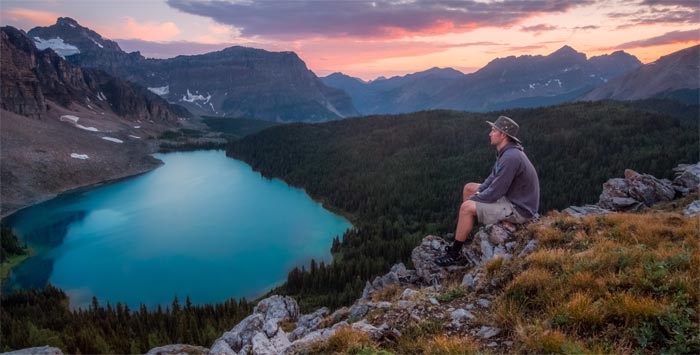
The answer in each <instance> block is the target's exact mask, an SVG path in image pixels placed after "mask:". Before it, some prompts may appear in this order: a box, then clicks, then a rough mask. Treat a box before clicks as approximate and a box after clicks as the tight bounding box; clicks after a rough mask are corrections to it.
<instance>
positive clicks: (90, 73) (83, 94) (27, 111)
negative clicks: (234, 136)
mask: <svg viewBox="0 0 700 355" xmlns="http://www.w3.org/2000/svg"><path fill="white" fill-rule="evenodd" d="M0 48H1V52H2V56H1V57H2V63H1V64H2V69H3V70H2V74H1V76H0V79H1V80H2V83H3V85H2V88H1V89H0V106H1V107H2V109H4V110H8V111H11V112H15V113H17V114H20V115H23V116H32V117H45V116H46V115H47V113H46V109H47V106H48V103H47V102H46V100H51V101H53V102H55V103H57V104H59V105H61V106H63V107H65V108H69V107H70V106H71V105H73V104H77V105H81V106H83V107H87V108H89V109H90V110H93V111H94V110H99V111H102V112H109V111H113V112H114V113H116V114H117V115H119V116H122V117H128V118H131V119H132V120H148V121H153V122H162V123H167V124H170V125H178V124H179V119H178V117H179V116H178V114H177V113H175V112H174V111H173V109H171V107H170V104H168V103H167V102H165V101H164V100H163V99H161V98H160V97H158V96H157V95H155V94H153V93H152V92H149V91H148V90H146V89H145V88H141V87H139V86H137V85H134V84H132V83H129V82H127V81H124V80H121V79H117V78H115V77H112V76H110V75H108V74H106V73H104V72H102V71H98V70H90V69H88V70H83V69H81V68H80V67H77V66H74V65H72V64H70V63H68V62H67V61H65V60H64V59H63V58H61V57H60V56H59V55H58V54H56V53H55V52H54V51H53V50H51V49H46V50H41V51H40V50H39V49H37V48H36V47H35V45H34V43H33V42H32V41H31V40H30V39H29V38H28V37H27V36H26V35H25V34H24V33H22V32H20V31H19V30H17V29H16V28H13V27H10V26H5V27H3V28H2V31H0Z"/></svg>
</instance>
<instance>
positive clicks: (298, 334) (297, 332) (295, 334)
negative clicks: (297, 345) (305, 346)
mask: <svg viewBox="0 0 700 355" xmlns="http://www.w3.org/2000/svg"><path fill="white" fill-rule="evenodd" d="M308 333H309V330H308V329H306V327H296V329H294V330H293V331H292V332H291V333H289V334H287V339H289V341H295V340H297V339H301V338H303V337H304V336H305V335H306V334H308Z"/></svg>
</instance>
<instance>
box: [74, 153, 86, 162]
mask: <svg viewBox="0 0 700 355" xmlns="http://www.w3.org/2000/svg"><path fill="white" fill-rule="evenodd" d="M70 157H71V158H75V159H82V160H85V159H88V158H90V157H89V156H88V155H87V154H78V153H71V154H70Z"/></svg>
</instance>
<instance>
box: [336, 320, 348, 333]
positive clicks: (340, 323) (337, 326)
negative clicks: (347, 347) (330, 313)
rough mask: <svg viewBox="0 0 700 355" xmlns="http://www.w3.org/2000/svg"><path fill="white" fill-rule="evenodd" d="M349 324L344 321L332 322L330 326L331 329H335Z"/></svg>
mask: <svg viewBox="0 0 700 355" xmlns="http://www.w3.org/2000/svg"><path fill="white" fill-rule="evenodd" d="M349 325H350V324H349V323H348V322H346V321H342V322H338V323H336V324H333V326H332V327H331V330H333V331H335V330H338V329H339V328H342V327H347V326H349Z"/></svg>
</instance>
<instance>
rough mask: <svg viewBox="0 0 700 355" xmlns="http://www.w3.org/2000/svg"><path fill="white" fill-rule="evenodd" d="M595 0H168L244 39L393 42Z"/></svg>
mask: <svg viewBox="0 0 700 355" xmlns="http://www.w3.org/2000/svg"><path fill="white" fill-rule="evenodd" d="M590 3H592V0H579V1H569V0H536V1H535V0H533V1H494V2H483V1H475V0H463V1H449V0H448V1H435V0H413V1H395V0H374V1H314V0H295V1H234V2H231V1H223V0H210V1H206V2H202V1H196V0H167V4H168V5H169V6H171V7H173V8H175V9H177V10H180V11H182V12H186V13H190V14H193V15H198V16H204V17H209V18H211V19H212V20H214V21H216V22H218V23H220V24H228V25H232V26H235V27H236V28H238V29H240V31H241V34H242V35H243V36H262V37H266V38H274V39H283V40H298V39H306V38H318V37H324V38H337V37H345V38H354V39H390V38H405V37H411V36H417V35H439V34H445V33H459V32H468V31H471V30H473V29H475V28H480V27H500V28H502V27H510V26H513V25H516V24H519V23H521V22H522V21H524V20H525V19H528V18H531V17H534V16H539V15H542V14H552V13H564V12H567V11H569V10H571V9H573V8H575V7H579V6H585V5H588V4H590Z"/></svg>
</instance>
